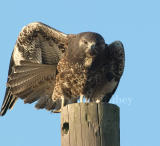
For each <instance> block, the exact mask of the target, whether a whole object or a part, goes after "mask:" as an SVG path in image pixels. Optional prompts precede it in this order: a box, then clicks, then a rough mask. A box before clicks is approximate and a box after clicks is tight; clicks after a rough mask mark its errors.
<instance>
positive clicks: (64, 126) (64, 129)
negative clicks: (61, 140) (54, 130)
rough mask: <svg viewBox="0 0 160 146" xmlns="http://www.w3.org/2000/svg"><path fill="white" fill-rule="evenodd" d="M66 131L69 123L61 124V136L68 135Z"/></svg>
mask: <svg viewBox="0 0 160 146" xmlns="http://www.w3.org/2000/svg"><path fill="white" fill-rule="evenodd" d="M68 131H69V123H68V122H65V123H63V127H62V132H63V134H68Z"/></svg>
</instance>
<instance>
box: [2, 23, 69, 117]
mask: <svg viewBox="0 0 160 146" xmlns="http://www.w3.org/2000/svg"><path fill="white" fill-rule="evenodd" d="M67 41H68V35H66V34H64V33H62V32H60V31H58V30H56V29H54V28H51V27H49V26H47V25H45V24H43V23H40V22H35V23H31V24H29V25H27V26H25V27H24V28H23V29H22V31H21V32H20V34H19V36H18V39H17V41H16V44H15V47H14V50H13V52H12V56H11V61H10V67H9V72H8V80H7V88H6V93H5V97H4V100H3V104H2V107H1V112H0V115H4V114H5V113H6V111H7V110H8V109H11V108H12V107H13V105H14V103H15V101H16V100H17V98H18V97H20V98H22V99H24V102H25V103H32V102H34V101H37V100H41V98H42V96H43V97H44V98H45V97H46V98H50V100H48V99H46V100H48V101H51V100H52V99H51V95H52V92H53V87H54V83H55V76H56V73H57V64H58V62H59V60H60V59H61V57H62V56H63V53H64V52H65V49H66V48H67ZM45 102H46V101H45ZM41 103H42V104H44V103H43V101H41ZM52 105H54V104H53V103H52ZM50 107H51V106H50ZM52 107H55V106H52ZM44 108H45V106H44ZM46 108H48V109H49V107H46Z"/></svg>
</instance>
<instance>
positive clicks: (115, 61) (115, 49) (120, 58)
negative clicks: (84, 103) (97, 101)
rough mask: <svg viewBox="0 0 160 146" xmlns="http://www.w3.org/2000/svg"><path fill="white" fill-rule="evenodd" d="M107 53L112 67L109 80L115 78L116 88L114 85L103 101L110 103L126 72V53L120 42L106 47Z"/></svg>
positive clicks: (108, 76)
mask: <svg viewBox="0 0 160 146" xmlns="http://www.w3.org/2000/svg"><path fill="white" fill-rule="evenodd" d="M106 51H107V53H106V54H107V56H106V58H107V59H108V64H109V66H110V69H109V72H108V73H107V78H108V80H112V79H113V78H114V84H113V85H114V86H113V85H112V91H111V92H109V93H106V95H105V96H104V98H103V100H102V101H104V102H109V100H110V98H111V97H112V95H113V94H114V92H115V91H116V89H117V87H118V84H119V81H120V78H121V76H122V74H123V71H124V65H125V52H124V47H123V44H122V42H120V41H115V42H113V43H111V44H109V45H106Z"/></svg>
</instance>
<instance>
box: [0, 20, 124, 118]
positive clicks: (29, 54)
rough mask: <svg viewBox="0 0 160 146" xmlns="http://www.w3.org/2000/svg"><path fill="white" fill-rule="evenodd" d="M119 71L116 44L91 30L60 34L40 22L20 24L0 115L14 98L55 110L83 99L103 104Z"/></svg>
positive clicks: (121, 58) (119, 55)
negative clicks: (20, 29) (107, 41)
mask: <svg viewBox="0 0 160 146" xmlns="http://www.w3.org/2000/svg"><path fill="white" fill-rule="evenodd" d="M123 69H124V48H123V45H122V43H121V42H120V41H115V42H113V43H111V44H109V45H107V44H105V41H104V39H103V37H102V36H101V35H100V34H98V33H94V32H83V33H79V34H75V35H73V34H69V35H67V34H64V33H62V32H60V31H57V30H56V29H53V28H51V27H49V26H47V25H45V24H43V23H39V22H35V23H31V24H29V25H27V26H25V27H24V28H23V29H22V31H21V32H20V34H19V36H18V39H17V42H16V44H15V47H14V50H13V53H12V56H11V60H10V67H9V72H8V81H7V88H6V93H5V98H4V101H3V104H2V107H1V112H0V114H1V115H4V114H5V113H6V111H7V110H8V109H11V108H12V107H13V105H14V103H15V102H16V100H17V99H18V98H21V99H23V100H24V103H33V102H35V101H37V103H36V108H38V109H42V108H45V109H47V110H52V111H54V112H58V111H59V112H60V110H61V107H63V106H64V105H67V104H70V103H75V102H77V100H78V99H79V97H81V99H80V100H81V101H82V98H83V96H84V97H85V98H86V99H87V100H89V101H91V102H108V101H109V100H110V98H111V96H112V95H113V93H114V92H115V90H116V88H117V86H118V83H119V81H120V77H121V75H122V73H123Z"/></svg>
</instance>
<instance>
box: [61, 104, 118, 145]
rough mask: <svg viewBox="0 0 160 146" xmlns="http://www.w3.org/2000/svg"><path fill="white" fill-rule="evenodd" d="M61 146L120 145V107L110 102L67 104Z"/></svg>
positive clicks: (62, 116)
mask: <svg viewBox="0 0 160 146" xmlns="http://www.w3.org/2000/svg"><path fill="white" fill-rule="evenodd" d="M61 146H120V128H119V107H118V106H116V105H114V104H108V103H98V104H97V103H75V104H69V105H67V106H65V107H64V108H63V109H62V111H61Z"/></svg>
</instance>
